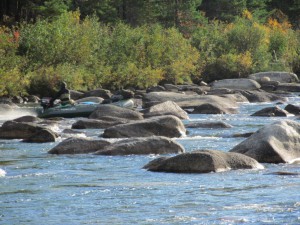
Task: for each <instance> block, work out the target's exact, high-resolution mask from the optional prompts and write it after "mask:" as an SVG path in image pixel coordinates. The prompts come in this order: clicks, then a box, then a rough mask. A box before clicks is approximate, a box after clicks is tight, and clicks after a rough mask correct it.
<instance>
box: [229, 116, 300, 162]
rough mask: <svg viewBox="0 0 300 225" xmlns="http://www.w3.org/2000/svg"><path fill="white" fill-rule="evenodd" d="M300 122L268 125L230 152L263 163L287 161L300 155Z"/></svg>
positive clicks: (282, 122) (287, 121) (288, 121)
mask: <svg viewBox="0 0 300 225" xmlns="http://www.w3.org/2000/svg"><path fill="white" fill-rule="evenodd" d="M299 142H300V123H298V122H295V121H292V120H283V121H278V122H275V123H273V124H270V125H266V126H264V127H263V128H261V129H260V130H258V131H257V132H255V133H254V134H252V135H251V136H250V137H249V138H247V139H246V140H244V141H243V142H241V143H240V144H238V145H237V146H235V147H234V148H233V149H231V150H230V152H238V153H242V154H245V155H247V156H250V157H252V158H254V159H256V160H257V161H258V162H261V163H287V162H292V161H293V160H295V159H297V158H299V157H300V145H299Z"/></svg>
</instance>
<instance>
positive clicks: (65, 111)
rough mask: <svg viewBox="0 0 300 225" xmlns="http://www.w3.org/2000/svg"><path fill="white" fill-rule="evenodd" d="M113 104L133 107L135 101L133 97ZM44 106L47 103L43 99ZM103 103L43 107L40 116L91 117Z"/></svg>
mask: <svg viewBox="0 0 300 225" xmlns="http://www.w3.org/2000/svg"><path fill="white" fill-rule="evenodd" d="M108 104H111V105H115V106H119V107H124V108H133V107H134V102H133V100H132V99H125V100H119V101H117V102H112V103H108ZM41 105H42V106H44V105H46V104H45V102H44V103H43V101H42V104H41ZM99 105H101V103H96V102H79V103H76V104H74V105H64V106H62V105H57V106H54V107H51V108H46V107H43V110H42V112H40V113H39V115H38V117H40V118H51V117H64V118H74V117H89V115H90V114H91V113H92V112H93V111H94V110H95V109H97V107H98V106H99Z"/></svg>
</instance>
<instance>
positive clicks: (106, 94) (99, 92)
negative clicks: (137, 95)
mask: <svg viewBox="0 0 300 225" xmlns="http://www.w3.org/2000/svg"><path fill="white" fill-rule="evenodd" d="M111 96H112V93H111V92H110V91H109V90H105V89H101V88H99V89H96V90H92V91H88V92H86V93H84V95H83V96H82V97H83V98H85V97H101V98H104V99H109V98H110V97H111Z"/></svg>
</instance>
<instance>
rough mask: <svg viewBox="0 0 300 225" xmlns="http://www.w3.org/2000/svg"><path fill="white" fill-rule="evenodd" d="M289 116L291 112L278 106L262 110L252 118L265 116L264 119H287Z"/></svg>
mask: <svg viewBox="0 0 300 225" xmlns="http://www.w3.org/2000/svg"><path fill="white" fill-rule="evenodd" d="M288 115H289V112H288V111H286V110H284V109H281V108H280V107H278V106H272V107H267V108H264V109H261V110H259V111H257V112H255V113H253V114H252V115H251V116H264V117H275V116H278V117H287V116H288Z"/></svg>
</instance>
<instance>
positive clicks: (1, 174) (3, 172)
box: [0, 169, 6, 177]
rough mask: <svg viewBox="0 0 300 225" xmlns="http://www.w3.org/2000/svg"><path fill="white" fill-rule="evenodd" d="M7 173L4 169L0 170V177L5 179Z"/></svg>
mask: <svg viewBox="0 0 300 225" xmlns="http://www.w3.org/2000/svg"><path fill="white" fill-rule="evenodd" d="M5 175H6V172H5V170H3V169H0V177H5Z"/></svg>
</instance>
